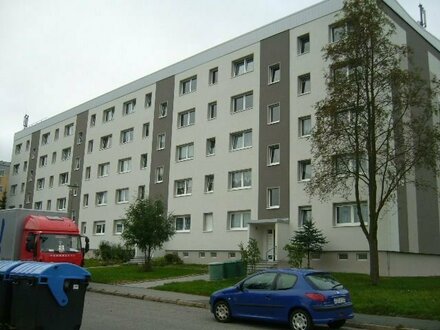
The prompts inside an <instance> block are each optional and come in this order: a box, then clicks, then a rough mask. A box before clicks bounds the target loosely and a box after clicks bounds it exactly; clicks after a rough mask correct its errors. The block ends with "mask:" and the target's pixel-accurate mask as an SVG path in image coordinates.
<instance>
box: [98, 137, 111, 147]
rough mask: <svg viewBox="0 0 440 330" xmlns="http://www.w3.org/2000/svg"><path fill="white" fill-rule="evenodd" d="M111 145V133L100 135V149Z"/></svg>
mask: <svg viewBox="0 0 440 330" xmlns="http://www.w3.org/2000/svg"><path fill="white" fill-rule="evenodd" d="M111 146H112V134H109V135H105V136H102V137H101V140H100V143H99V148H100V149H101V150H105V149H109V148H111Z"/></svg>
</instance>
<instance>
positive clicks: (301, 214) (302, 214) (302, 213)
mask: <svg viewBox="0 0 440 330" xmlns="http://www.w3.org/2000/svg"><path fill="white" fill-rule="evenodd" d="M312 216H313V213H312V207H311V206H310V205H306V206H300V207H298V227H302V226H303V225H304V222H305V221H312Z"/></svg>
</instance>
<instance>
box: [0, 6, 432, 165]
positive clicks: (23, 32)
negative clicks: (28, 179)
mask: <svg viewBox="0 0 440 330" xmlns="http://www.w3.org/2000/svg"><path fill="white" fill-rule="evenodd" d="M398 1H399V3H400V4H401V5H402V6H403V7H404V8H405V10H406V11H407V12H408V13H409V14H410V15H411V16H412V17H413V18H414V19H416V20H418V18H419V9H418V4H419V1H417V0H398ZM318 2H320V0H160V1H158V0H75V1H72V0H0V42H1V43H0V102H1V105H0V160H5V161H10V159H11V153H12V143H13V136H14V133H15V132H17V131H19V130H21V129H22V123H23V116H24V115H25V114H28V115H29V117H30V118H29V123H30V124H32V123H35V122H38V121H41V120H44V119H46V118H49V117H51V116H53V115H55V114H57V113H60V112H62V111H65V110H68V109H70V108H72V107H74V106H77V105H79V104H81V103H83V102H85V101H88V100H90V99H92V98H94V97H97V96H99V95H101V94H104V93H106V92H108V91H110V90H113V89H115V88H117V87H119V86H122V85H124V84H126V83H129V82H131V81H133V80H136V79H138V78H140V77H143V76H145V75H148V74H150V73H152V72H155V71H157V70H159V69H161V68H163V67H166V66H168V65H171V64H173V63H175V62H177V61H179V60H182V59H184V58H187V57H189V56H192V55H194V54H197V53H199V52H201V51H203V50H205V49H207V48H210V47H212V46H215V45H217V44H219V43H222V42H225V41H227V40H229V39H232V38H234V37H237V36H239V35H241V34H244V33H246V32H249V31H251V30H254V29H256V28H258V27H260V26H262V25H265V24H268V23H270V22H272V21H274V20H277V19H279V18H282V17H285V16H287V15H289V14H291V13H294V12H296V11H298V10H301V9H303V8H306V7H308V6H310V5H313V4H315V3H318ZM421 2H422V4H423V5H424V7H425V9H426V11H427V22H428V28H427V30H428V31H429V32H431V33H432V34H434V35H435V36H437V37H439V38H440V21H436V18H435V17H436V14H438V13H440V1H439V0H421Z"/></svg>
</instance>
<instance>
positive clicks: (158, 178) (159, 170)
mask: <svg viewBox="0 0 440 330" xmlns="http://www.w3.org/2000/svg"><path fill="white" fill-rule="evenodd" d="M163 174H164V167H163V166H159V167H156V183H161V182H163Z"/></svg>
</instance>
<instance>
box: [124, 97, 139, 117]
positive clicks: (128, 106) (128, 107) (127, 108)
mask: <svg viewBox="0 0 440 330" xmlns="http://www.w3.org/2000/svg"><path fill="white" fill-rule="evenodd" d="M135 106H136V99H134V100H130V101H128V102H125V103H124V104H123V106H122V114H123V115H124V116H126V115H129V114H130V113H133V112H134V107H135Z"/></svg>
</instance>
